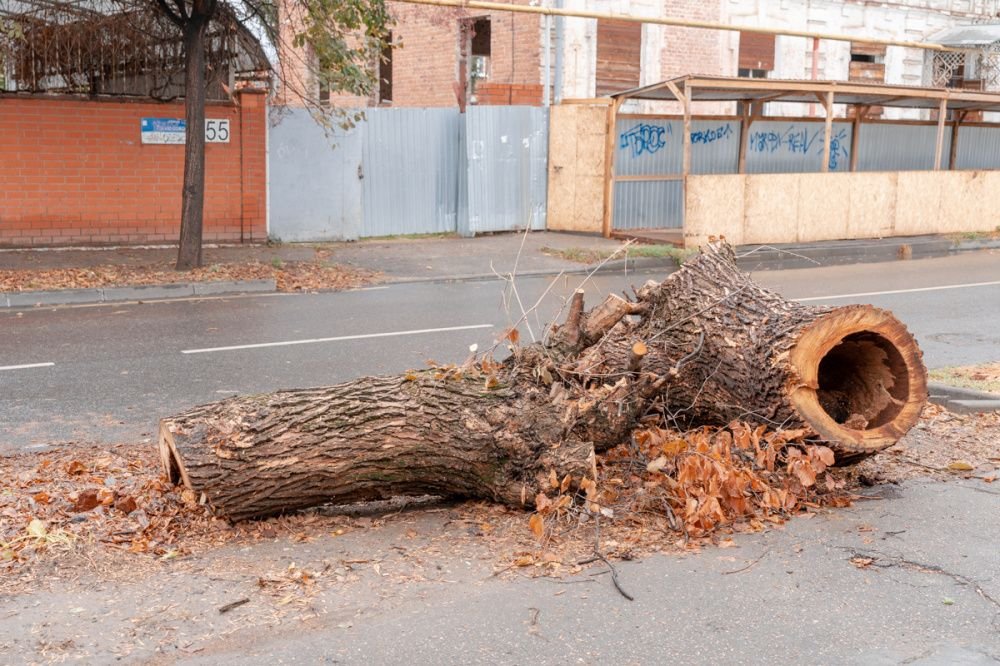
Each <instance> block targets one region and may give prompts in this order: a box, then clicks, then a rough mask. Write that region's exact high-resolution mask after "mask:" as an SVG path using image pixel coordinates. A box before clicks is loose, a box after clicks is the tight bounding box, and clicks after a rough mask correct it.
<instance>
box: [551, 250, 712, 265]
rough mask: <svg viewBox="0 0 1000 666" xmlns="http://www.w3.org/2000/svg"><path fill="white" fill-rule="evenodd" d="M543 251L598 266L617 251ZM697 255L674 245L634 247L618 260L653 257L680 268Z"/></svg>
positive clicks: (694, 251) (695, 252)
mask: <svg viewBox="0 0 1000 666" xmlns="http://www.w3.org/2000/svg"><path fill="white" fill-rule="evenodd" d="M541 251H542V253H543V254H547V255H549V256H550V257H559V258H560V259H565V260H567V261H575V262H577V263H580V264H596V263H598V262H600V261H604V260H605V259H607V258H608V257H610V256H612V255H613V254H615V250H613V249H606V250H598V249H596V248H585V247H566V248H554V247H543V248H541ZM695 254H697V250H685V249H684V248H680V247H676V246H674V245H633V246H632V247H630V248H628V249H627V250H625V251H623V252H619V253H618V255H617V257H616V258H619V259H623V258H625V257H632V258H635V257H652V258H655V259H661V258H662V259H673V261H674V262H675V263H676V264H677V265H678V266H680V265H681V264H683V263H684V262H685V261H687V260H688V259H690V258H691V257H693V256H694V255H695Z"/></svg>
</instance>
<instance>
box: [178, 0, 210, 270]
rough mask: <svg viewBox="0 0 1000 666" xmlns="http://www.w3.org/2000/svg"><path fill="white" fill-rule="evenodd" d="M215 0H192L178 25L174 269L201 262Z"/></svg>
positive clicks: (187, 268) (190, 267) (193, 266)
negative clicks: (179, 144)
mask: <svg viewBox="0 0 1000 666" xmlns="http://www.w3.org/2000/svg"><path fill="white" fill-rule="evenodd" d="M215 7H216V0H194V3H193V4H192V5H190V15H188V16H187V17H186V20H185V21H184V24H183V25H182V26H181V29H182V30H183V37H184V119H185V122H184V124H185V126H186V128H187V132H186V136H185V141H184V186H183V188H184V189H183V192H182V195H181V235H180V246H179V248H178V251H177V270H179V271H186V270H191V269H192V268H198V267H199V266H201V242H202V221H203V219H204V214H205V96H206V95H205V31H206V30H207V28H208V24H209V22H210V21H211V19H212V15H213V14H214V13H215Z"/></svg>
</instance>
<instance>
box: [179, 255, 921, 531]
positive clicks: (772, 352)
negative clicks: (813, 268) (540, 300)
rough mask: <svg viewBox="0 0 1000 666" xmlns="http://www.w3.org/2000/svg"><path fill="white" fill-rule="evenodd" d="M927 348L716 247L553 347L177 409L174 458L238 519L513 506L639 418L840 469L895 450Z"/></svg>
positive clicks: (611, 303)
mask: <svg viewBox="0 0 1000 666" xmlns="http://www.w3.org/2000/svg"><path fill="white" fill-rule="evenodd" d="M926 397H927V392H926V375H925V370H924V367H923V364H922V362H921V354H920V350H919V348H918V347H917V345H916V343H915V341H914V340H913V338H912V337H911V336H910V334H909V333H908V332H907V331H906V328H905V327H904V326H903V325H902V324H901V323H900V322H899V321H897V320H896V319H895V318H894V317H893V316H892V315H891V314H890V313H888V312H886V311H884V310H878V309H876V308H873V307H870V306H857V305H852V306H847V307H842V308H827V307H809V306H805V305H801V304H798V303H795V302H792V301H787V300H785V299H783V298H782V297H781V296H779V295H777V294H775V293H773V292H770V291H767V290H765V289H762V288H761V287H759V286H757V285H756V284H754V283H753V282H752V281H751V280H750V278H749V277H748V276H747V275H745V274H744V273H742V272H741V271H739V269H738V268H737V267H736V261H735V255H734V254H733V251H732V248H730V247H729V246H728V245H725V244H724V243H713V244H710V245H709V246H707V247H706V248H704V249H703V251H702V254H701V255H699V256H698V257H697V258H695V259H693V260H691V261H689V262H688V263H686V264H685V265H684V266H683V267H682V268H681V269H680V270H679V271H677V272H676V273H674V274H673V275H671V276H670V277H668V278H667V279H666V280H664V281H663V282H662V283H660V284H657V283H655V282H649V283H647V284H645V285H643V287H642V288H640V289H638V290H636V297H635V299H634V300H632V299H625V298H620V297H617V296H613V297H609V298H608V299H606V300H605V301H604V302H603V303H601V304H600V305H599V306H598V307H596V308H594V310H592V311H591V312H589V313H588V312H585V311H584V307H583V293H582V292H577V293H576V294H574V296H573V298H572V301H571V302H570V305H569V310H568V315H567V319H566V323H565V324H563V325H562V326H561V327H553V330H552V331H550V334H549V335H548V336H547V339H546V341H545V342H543V343H539V344H536V345H531V346H528V347H524V348H517V347H516V346H515V347H514V348H513V353H512V355H511V356H510V357H509V358H508V359H507V360H506V361H504V362H503V363H502V364H501V363H494V362H492V361H490V360H486V361H483V362H481V363H471V362H470V363H467V364H466V365H465V366H463V367H460V368H454V367H452V368H439V369H434V370H429V371H425V372H420V373H411V374H408V375H405V376H402V377H376V378H371V377H368V378H362V379H359V380H356V381H354V382H349V383H347V384H341V385H339V386H334V387H329V388H319V389H300V390H292V391H281V392H278V393H273V394H268V395H263V396H250V397H240V398H233V399H230V400H226V401H223V402H219V403H214V404H210V405H205V406H203V407H197V408H195V409H192V410H190V411H189V412H186V413H185V414H181V415H179V416H175V417H173V418H169V419H164V420H163V421H161V424H160V452H161V457H162V461H163V466H164V469H165V470H166V472H167V473H168V475H169V476H170V478H171V479H172V480H174V481H182V482H183V483H184V484H185V485H186V486H188V487H189V488H191V489H192V490H194V491H195V492H197V493H199V494H203V495H204V498H205V500H206V501H207V502H208V504H209V505H211V506H212V507H213V509H214V510H215V511H216V513H217V514H219V515H222V516H226V517H228V518H230V519H232V520H239V519H245V518H252V517H260V516H267V515H273V514H276V513H281V512H285V511H291V510H294V509H299V508H304V507H308V506H314V505H317V504H321V503H326V502H333V503H343V502H352V501H358V500H366V499H375V498H385V497H390V496H394V495H412V494H437V495H443V496H463V497H479V498H488V499H491V500H496V501H501V502H506V503H508V504H512V505H521V504H523V503H525V502H527V503H530V502H531V500H532V499H533V498H534V496H535V494H536V493H537V492H538V491H539V490H542V489H544V488H546V487H547V486H548V484H550V483H551V479H552V478H553V476H555V477H557V478H558V479H562V478H563V477H564V476H565V475H570V476H571V477H573V479H574V481H575V482H579V480H580V478H581V477H582V476H584V475H587V474H589V473H591V471H592V470H593V465H594V463H593V460H594V458H593V456H594V454H595V452H599V451H602V450H604V449H606V448H608V447H610V446H614V445H616V444H618V443H620V442H623V441H627V439H628V437H629V435H630V433H631V431H632V430H633V428H635V426H636V424H637V422H638V420H639V419H640V418H642V417H644V416H649V415H652V414H658V415H661V416H662V417H663V418H666V419H667V420H668V421H671V422H673V424H674V425H676V426H678V427H682V428H683V427H687V426H692V425H701V424H718V425H724V424H726V423H728V422H730V421H732V420H734V419H743V420H747V421H755V422H759V423H766V424H769V425H770V426H771V427H774V428H804V429H805V430H806V431H807V432H808V433H810V434H811V436H812V437H814V438H815V439H817V440H818V441H824V442H826V443H827V444H828V445H829V446H830V447H831V448H832V449H833V450H834V451H835V453H836V454H837V456H838V459H839V460H840V461H841V462H845V461H849V460H852V459H857V458H859V457H863V456H865V455H870V454H872V453H874V452H876V451H879V450H881V449H883V448H885V447H886V446H889V445H891V444H893V443H895V442H896V441H897V440H898V439H899V438H900V437H901V436H902V435H903V434H905V432H906V431H907V430H908V429H909V428H910V427H912V426H913V424H914V423H916V420H917V418H918V417H919V415H920V411H921V409H922V407H923V405H924V403H925V402H926Z"/></svg>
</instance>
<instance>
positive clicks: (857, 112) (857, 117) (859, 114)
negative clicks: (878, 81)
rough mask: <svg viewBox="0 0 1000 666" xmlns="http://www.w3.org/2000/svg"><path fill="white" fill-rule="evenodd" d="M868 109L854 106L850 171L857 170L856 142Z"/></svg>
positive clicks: (859, 136) (858, 105)
mask: <svg viewBox="0 0 1000 666" xmlns="http://www.w3.org/2000/svg"><path fill="white" fill-rule="evenodd" d="M869 108H870V107H867V106H862V105H860V104H855V105H854V124H853V125H852V126H851V171H857V170H858V145H859V144H858V141H859V140H860V138H861V121H862V119H864V117H865V114H867V113H868V109H869Z"/></svg>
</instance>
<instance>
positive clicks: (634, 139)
mask: <svg viewBox="0 0 1000 666" xmlns="http://www.w3.org/2000/svg"><path fill="white" fill-rule="evenodd" d="M683 152H684V122H683V121H680V120H668V119H665V118H619V119H618V121H617V123H616V124H615V175H616V176H639V175H643V176H648V175H650V174H668V173H680V172H681V160H682V158H683Z"/></svg>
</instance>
